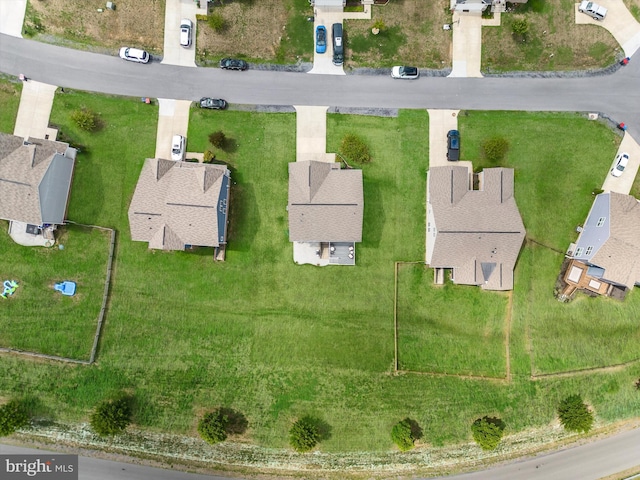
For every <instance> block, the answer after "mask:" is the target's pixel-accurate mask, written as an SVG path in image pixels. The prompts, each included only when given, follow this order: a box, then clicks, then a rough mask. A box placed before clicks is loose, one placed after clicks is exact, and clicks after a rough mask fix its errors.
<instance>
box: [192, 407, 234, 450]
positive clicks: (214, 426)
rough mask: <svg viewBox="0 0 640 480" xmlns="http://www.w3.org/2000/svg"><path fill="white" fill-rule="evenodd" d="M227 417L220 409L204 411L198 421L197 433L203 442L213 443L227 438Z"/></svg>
mask: <svg viewBox="0 0 640 480" xmlns="http://www.w3.org/2000/svg"><path fill="white" fill-rule="evenodd" d="M228 424H229V418H228V417H227V415H225V414H224V412H223V411H222V409H220V408H218V409H216V410H214V411H213V412H209V413H206V414H205V415H204V416H203V417H202V418H201V419H200V421H199V422H198V433H199V434H200V436H201V437H202V439H203V440H204V441H205V442H208V443H210V444H211V445H214V444H216V443H219V442H224V441H225V440H226V439H227V425H228Z"/></svg>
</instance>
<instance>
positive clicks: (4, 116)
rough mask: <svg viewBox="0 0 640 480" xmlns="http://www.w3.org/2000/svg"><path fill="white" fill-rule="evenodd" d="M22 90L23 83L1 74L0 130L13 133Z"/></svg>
mask: <svg viewBox="0 0 640 480" xmlns="http://www.w3.org/2000/svg"><path fill="white" fill-rule="evenodd" d="M21 92H22V83H20V82H12V81H9V80H8V78H6V77H2V76H0V106H2V108H0V132H5V133H13V128H14V127H15V123H16V116H17V115H18V105H20V93H21Z"/></svg>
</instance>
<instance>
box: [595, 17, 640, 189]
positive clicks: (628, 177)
mask: <svg viewBox="0 0 640 480" xmlns="http://www.w3.org/2000/svg"><path fill="white" fill-rule="evenodd" d="M607 16H608V15H607ZM622 152H626V153H628V154H629V164H628V165H627V167H626V168H625V169H624V172H623V173H622V175H620V176H619V177H614V176H613V175H611V168H613V164H614V162H615V157H614V159H613V161H612V162H611V167H610V169H609V173H607V178H605V180H604V183H603V184H602V190H604V191H605V192H617V193H622V194H624V195H629V192H630V191H631V187H632V186H633V182H634V180H635V178H636V175H637V174H638V167H640V145H638V143H637V142H636V141H635V140H634V138H633V137H632V136H631V135H629V133H625V134H624V138H623V139H622V142H621V143H620V148H618V153H622Z"/></svg>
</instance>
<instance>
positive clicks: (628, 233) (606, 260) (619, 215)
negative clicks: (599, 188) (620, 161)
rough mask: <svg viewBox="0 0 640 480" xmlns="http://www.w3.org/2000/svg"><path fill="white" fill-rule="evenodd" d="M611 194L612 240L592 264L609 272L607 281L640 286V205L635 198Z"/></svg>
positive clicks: (610, 235)
mask: <svg viewBox="0 0 640 480" xmlns="http://www.w3.org/2000/svg"><path fill="white" fill-rule="evenodd" d="M601 195H607V194H601ZM608 195H610V198H609V217H610V227H609V238H608V239H607V241H606V242H605V243H604V244H603V245H602V246H601V247H600V248H599V249H598V251H597V252H596V253H595V254H594V255H593V257H591V260H590V263H592V264H593V265H597V266H599V267H601V268H603V269H604V270H605V273H604V276H603V280H607V281H610V282H614V283H617V284H620V285H625V286H627V287H628V288H631V287H633V285H634V284H635V283H640V202H639V201H638V200H637V199H635V198H634V197H632V196H631V195H623V194H620V193H615V192H611V193H609V194H608Z"/></svg>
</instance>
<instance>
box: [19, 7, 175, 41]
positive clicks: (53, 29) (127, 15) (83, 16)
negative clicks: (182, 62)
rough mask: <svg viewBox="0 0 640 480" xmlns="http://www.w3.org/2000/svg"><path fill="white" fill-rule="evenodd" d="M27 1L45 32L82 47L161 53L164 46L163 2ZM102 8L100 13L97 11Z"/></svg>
mask: <svg viewBox="0 0 640 480" xmlns="http://www.w3.org/2000/svg"><path fill="white" fill-rule="evenodd" d="M113 3H115V5H116V9H115V10H107V9H106V8H105V5H106V1H105V0H46V1H45V0H29V4H30V8H31V9H32V11H33V12H34V13H35V15H36V16H37V18H39V20H40V22H41V23H42V25H43V26H44V33H45V34H47V35H53V36H54V37H62V38H64V39H66V40H70V41H72V42H75V43H78V44H82V45H102V46H105V47H107V48H119V47H122V46H124V45H129V46H135V47H140V48H145V49H147V50H150V51H152V52H156V53H160V52H162V48H163V45H164V7H165V2H164V0H115V1H114V2H113ZM98 9H102V10H103V12H98Z"/></svg>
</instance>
